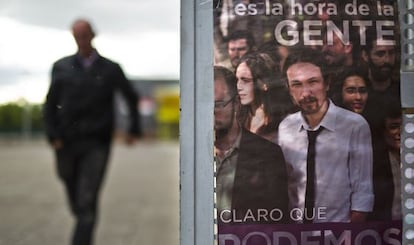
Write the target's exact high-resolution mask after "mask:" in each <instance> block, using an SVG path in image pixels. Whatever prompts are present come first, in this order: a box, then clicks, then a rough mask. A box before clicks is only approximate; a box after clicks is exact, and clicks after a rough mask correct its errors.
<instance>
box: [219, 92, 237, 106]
mask: <svg viewBox="0 0 414 245" xmlns="http://www.w3.org/2000/svg"><path fill="white" fill-rule="evenodd" d="M235 97H236V96H235V95H234V96H233V97H231V98H230V99H229V100H227V101H214V108H215V109H222V108H224V107H226V106H227V105H228V104H229V103H230V102H232V101H233V100H234V98H235Z"/></svg>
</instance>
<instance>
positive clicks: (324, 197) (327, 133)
mask: <svg viewBox="0 0 414 245" xmlns="http://www.w3.org/2000/svg"><path fill="white" fill-rule="evenodd" d="M213 11H214V12H213V15H214V37H213V38H214V132H215V142H214V149H215V153H214V154H215V183H216V184H215V185H216V186H215V190H216V191H215V197H216V199H215V200H216V205H215V207H216V211H217V215H216V217H217V222H216V223H217V226H218V234H217V240H218V244H219V245H229V244H231V245H233V244H246V245H251V244H264V245H268V244H401V241H402V238H401V237H402V235H401V234H402V211H401V210H402V208H401V160H400V140H401V138H400V129H401V123H402V114H401V102H400V79H399V76H400V75H399V71H400V52H401V51H400V40H399V39H400V29H399V22H398V19H399V18H398V6H397V1H393V0H215V1H214V2H213Z"/></svg>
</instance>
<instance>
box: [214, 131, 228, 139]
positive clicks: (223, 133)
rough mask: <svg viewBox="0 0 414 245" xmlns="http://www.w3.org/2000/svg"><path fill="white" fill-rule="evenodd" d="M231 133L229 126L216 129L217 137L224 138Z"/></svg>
mask: <svg viewBox="0 0 414 245" xmlns="http://www.w3.org/2000/svg"><path fill="white" fill-rule="evenodd" d="M228 133H229V129H228V128H220V129H215V136H216V139H221V138H224V137H225V136H226V135H227V134H228Z"/></svg>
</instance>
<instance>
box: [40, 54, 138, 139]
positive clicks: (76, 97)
mask: <svg viewBox="0 0 414 245" xmlns="http://www.w3.org/2000/svg"><path fill="white" fill-rule="evenodd" d="M117 89H118V90H120V91H121V92H122V94H123V96H124V98H125V101H126V104H127V105H128V107H129V111H130V118H131V123H130V126H131V127H130V133H132V134H134V135H137V136H139V135H140V134H141V127H140V122H139V118H138V110H137V103H138V95H137V93H136V92H135V91H134V89H133V87H132V86H131V84H130V83H129V81H128V80H127V79H126V77H125V75H124V73H123V71H122V69H121V67H120V66H119V65H118V64H116V63H114V62H112V61H110V60H108V59H106V58H104V57H102V56H98V58H97V60H96V61H95V62H94V63H93V64H92V65H91V67H89V68H84V67H83V66H82V64H81V63H80V60H79V57H78V56H77V55H72V56H68V57H65V58H62V59H60V60H58V61H57V62H55V64H54V65H53V68H52V81H51V84H50V88H49V92H48V94H47V97H46V103H45V105H44V119H45V124H46V133H47V137H48V139H49V140H50V141H52V140H54V139H62V140H63V141H64V142H65V143H69V142H73V141H77V140H82V139H92V140H103V141H110V140H111V137H112V133H113V132H112V131H113V127H114V95H115V91H116V90H117Z"/></svg>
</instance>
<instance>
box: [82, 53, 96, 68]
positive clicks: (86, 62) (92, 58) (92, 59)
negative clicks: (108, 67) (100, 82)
mask: <svg viewBox="0 0 414 245" xmlns="http://www.w3.org/2000/svg"><path fill="white" fill-rule="evenodd" d="M77 57H78V60H79V62H80V63H81V65H82V66H83V67H84V68H88V67H90V66H91V65H92V64H93V63H94V62H95V61H96V60H97V59H98V57H99V54H98V52H97V51H96V49H94V50H93V51H92V53H91V55H90V56H89V57H86V58H85V57H82V56H81V55H80V54H79V53H78V54H77Z"/></svg>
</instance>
